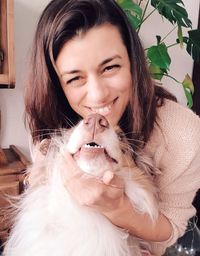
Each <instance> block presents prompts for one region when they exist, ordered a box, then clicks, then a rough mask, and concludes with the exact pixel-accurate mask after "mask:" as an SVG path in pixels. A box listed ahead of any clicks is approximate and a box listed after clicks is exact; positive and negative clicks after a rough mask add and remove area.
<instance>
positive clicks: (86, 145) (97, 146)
mask: <svg viewBox="0 0 200 256" xmlns="http://www.w3.org/2000/svg"><path fill="white" fill-rule="evenodd" d="M83 147H84V148H103V147H102V146H101V145H90V144H84V145H83Z"/></svg>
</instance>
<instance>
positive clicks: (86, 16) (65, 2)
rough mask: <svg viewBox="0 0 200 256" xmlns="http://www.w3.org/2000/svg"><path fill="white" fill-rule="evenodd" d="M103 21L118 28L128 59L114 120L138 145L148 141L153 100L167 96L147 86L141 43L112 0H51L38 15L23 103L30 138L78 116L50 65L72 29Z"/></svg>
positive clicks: (72, 33)
mask: <svg viewBox="0 0 200 256" xmlns="http://www.w3.org/2000/svg"><path fill="white" fill-rule="evenodd" d="M105 23H110V24H112V25H114V26H116V27H117V28H118V29H119V31H120V34H121V36H122V39H123V42H124V44H125V46H126V48H127V52H128V55H129V59H130V63H131V73H132V79H133V88H132V97H131V100H130V103H129V104H128V106H127V108H126V110H125V113H124V114H123V116H122V118H121V120H120V122H119V124H120V126H121V128H122V129H123V130H124V131H125V133H127V137H128V138H130V139H134V140H135V141H142V142H143V143H144V142H146V141H147V140H148V139H149V137H150V134H151V132H152V130H153V125H154V122H155V121H156V108H157V106H158V99H159V102H160V103H161V105H162V102H163V99H164V98H173V97H172V96H171V95H170V94H169V93H167V92H166V91H165V90H164V89H162V88H159V87H156V86H155V85H154V84H153V82H152V80H151V77H150V75H149V72H148V69H147V65H146V57H145V54H144V50H143V47H142V45H141V42H140V40H139V37H138V35H137V33H136V32H135V31H134V30H133V28H132V26H131V25H130V23H129V21H128V19H127V17H126V15H125V13H124V12H123V11H122V10H121V8H120V7H119V6H118V5H117V3H116V2H115V1H114V0H92V1H91V0H53V1H51V2H50V3H49V4H48V5H47V7H46V8H45V10H44V11H43V13H42V15H41V17H40V20H39V22H38V26H37V30H36V34H35V39H34V43H33V47H32V57H31V63H30V72H29V77H28V84H27V90H26V99H25V105H26V120H27V121H28V124H29V127H30V131H31V134H32V137H33V142H37V141H40V140H42V139H43V138H45V137H48V134H47V131H51V129H53V130H55V129H59V128H62V127H65V128H68V127H70V126H71V123H72V124H75V123H76V122H77V121H78V120H79V119H80V116H78V114H77V113H75V112H74V111H73V110H72V108H71V107H70V105H69V103H68V101H67V99H66V97H65V95H64V92H63V90H62V88H61V85H60V82H59V78H58V75H57V73H56V70H55V68H54V63H55V60H56V58H57V56H58V53H59V51H60V49H61V48H62V46H63V45H64V43H66V42H67V41H68V40H70V39H71V38H72V37H74V36H75V35H76V34H77V32H78V31H83V32H86V31H87V30H88V29H90V28H92V27H94V26H100V25H102V24H105ZM136 146H137V145H136V144H135V147H136ZM133 148H134V145H133Z"/></svg>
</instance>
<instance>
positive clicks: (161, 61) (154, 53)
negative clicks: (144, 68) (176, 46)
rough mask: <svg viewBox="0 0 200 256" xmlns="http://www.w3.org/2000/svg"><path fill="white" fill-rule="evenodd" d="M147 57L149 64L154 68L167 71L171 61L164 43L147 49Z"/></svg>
mask: <svg viewBox="0 0 200 256" xmlns="http://www.w3.org/2000/svg"><path fill="white" fill-rule="evenodd" d="M147 57H148V58H149V60H150V63H152V64H154V65H155V66H158V67H160V68H162V69H166V70H169V66H170V64H171V59H170V56H169V54H168V52H167V47H166V45H165V44H164V43H162V44H159V45H153V46H151V47H150V48H148V50H147Z"/></svg>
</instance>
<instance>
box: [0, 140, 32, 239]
mask: <svg viewBox="0 0 200 256" xmlns="http://www.w3.org/2000/svg"><path fill="white" fill-rule="evenodd" d="M3 156H4V158H3ZM1 159H2V161H1V163H0V239H1V240H2V241H5V240H6V237H7V235H8V232H9V228H10V219H9V215H8V210H7V209H8V207H9V206H10V202H9V200H8V197H9V196H17V195H19V194H20V193H21V192H22V191H23V179H24V171H25V170H26V168H27V166H28V165H29V164H30V163H29V161H28V160H27V159H26V157H25V156H24V155H23V154H22V153H21V152H20V151H19V150H18V149H17V148H16V147H15V146H13V145H11V146H10V148H8V149H2V153H1ZM7 196H8V197H7Z"/></svg>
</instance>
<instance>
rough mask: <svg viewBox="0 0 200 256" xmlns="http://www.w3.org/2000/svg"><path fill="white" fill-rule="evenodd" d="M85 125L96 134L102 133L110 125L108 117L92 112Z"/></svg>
mask: <svg viewBox="0 0 200 256" xmlns="http://www.w3.org/2000/svg"><path fill="white" fill-rule="evenodd" d="M84 124H85V127H86V128H87V129H88V130H89V131H90V132H91V133H94V134H97V133H101V132H103V131H104V130H105V129H107V128H108V127H109V123H108V121H107V119H106V118H105V117H104V116H102V115H100V114H91V115H89V116H87V117H86V118H85V119H84Z"/></svg>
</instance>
